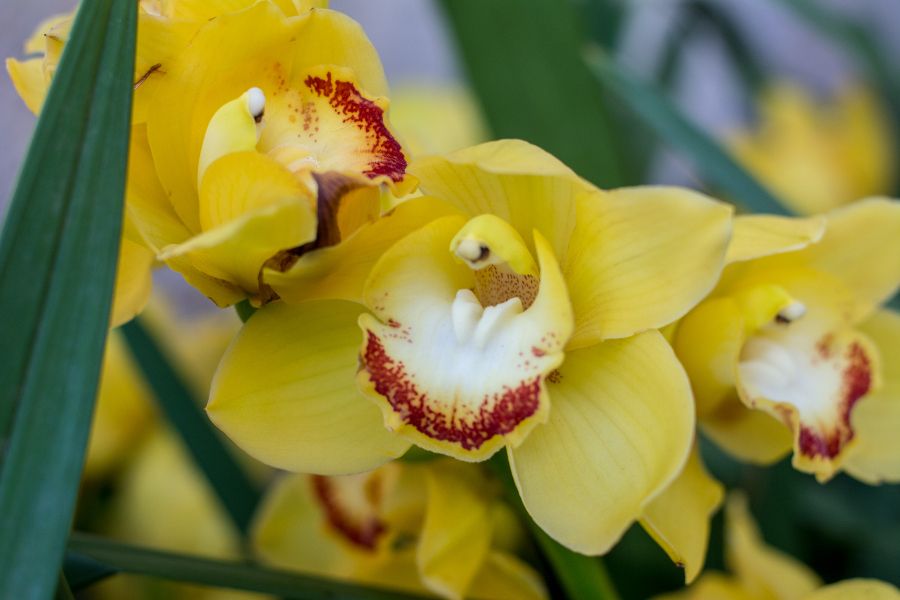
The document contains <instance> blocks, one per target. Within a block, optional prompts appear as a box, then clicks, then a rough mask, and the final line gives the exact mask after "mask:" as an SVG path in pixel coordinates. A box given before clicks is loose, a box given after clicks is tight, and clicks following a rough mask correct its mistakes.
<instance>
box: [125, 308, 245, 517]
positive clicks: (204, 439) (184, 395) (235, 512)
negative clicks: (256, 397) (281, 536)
mask: <svg viewBox="0 0 900 600" xmlns="http://www.w3.org/2000/svg"><path fill="white" fill-rule="evenodd" d="M120 331H121V332H122V334H123V335H124V337H125V341H126V343H127V344H128V349H129V350H130V351H131V354H132V356H133V357H134V359H135V362H136V363H137V364H138V367H139V368H140V370H141V373H143V375H144V379H145V380H146V381H147V383H148V384H149V385H150V387H151V389H152V390H153V394H154V396H155V398H156V401H157V403H158V404H159V407H160V408H161V409H162V411H163V412H164V413H165V415H166V417H167V418H168V420H169V423H171V424H172V426H173V427H175V429H176V430H177V431H178V433H179V434H180V435H181V439H182V441H184V443H185V446H186V447H187V449H188V450H189V451H190V453H191V456H192V457H193V458H194V462H195V463H196V464H197V466H198V467H199V468H200V470H201V471H202V472H203V474H204V475H205V476H206V479H207V481H209V484H210V485H211V486H212V488H213V490H215V492H216V495H217V496H218V497H219V500H220V501H221V502H222V505H223V506H224V507H225V510H226V511H227V512H228V514H229V516H230V517H231V519H232V521H233V522H234V524H235V526H236V527H237V528H238V530H240V531H241V532H243V533H246V532H247V530H248V528H249V527H250V521H251V519H252V518H253V513H254V511H255V510H256V505H257V504H258V503H259V495H260V494H259V490H257V489H256V486H255V485H254V484H253V481H252V480H251V479H250V477H249V476H248V475H247V473H246V472H245V471H244V470H243V469H242V468H241V466H240V465H239V464H238V463H237V461H236V460H235V458H234V455H233V454H232V453H231V452H230V451H229V449H228V448H227V447H226V446H225V443H224V442H223V441H222V438H221V437H220V436H219V434H218V432H217V431H216V430H215V429H214V428H213V425H212V423H210V421H209V418H208V417H207V416H206V413H204V412H203V410H202V409H201V408H200V404H199V403H198V402H197V401H196V400H195V399H194V397H193V395H192V394H191V392H190V391H189V388H188V386H187V384H186V382H185V381H184V380H183V379H182V378H181V376H180V375H179V374H178V372H177V371H176V370H175V369H174V368H173V367H172V365H171V364H169V361H168V360H167V359H166V355H165V353H164V352H163V351H162V349H161V348H160V346H159V345H158V344H157V342H156V340H154V339H153V336H152V335H151V334H150V332H149V331H147V329H146V328H145V327H144V326H143V325H142V323H141V320H140V318H137V319H134V320H132V321H131V322H129V323H126V324H125V325H123V326H122V327H121V328H120Z"/></svg>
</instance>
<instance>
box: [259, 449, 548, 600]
mask: <svg viewBox="0 0 900 600" xmlns="http://www.w3.org/2000/svg"><path fill="white" fill-rule="evenodd" d="M491 483H492V482H491V481H490V480H488V479H487V478H486V477H485V476H484V474H482V473H481V472H480V471H479V469H477V468H475V467H471V466H468V465H463V464H461V463H456V462H453V461H450V460H447V459H444V460H436V461H429V462H427V463H402V462H395V463H391V464H388V465H384V466H382V467H380V468H378V469H376V470H374V471H371V472H367V473H361V474H358V475H345V476H340V477H324V476H321V475H299V474H298V475H289V476H286V477H284V478H282V479H281V480H280V481H278V482H277V483H276V484H275V485H274V487H273V488H272V489H271V490H270V492H269V494H268V495H267V497H266V498H265V499H264V500H263V502H262V505H261V508H260V510H259V512H258V514H257V516H256V519H255V521H254V526H253V533H252V542H253V547H254V550H255V552H256V554H257V555H258V556H259V557H260V559H261V560H263V561H264V562H268V563H271V564H273V565H275V566H277V567H280V568H285V569H292V570H298V571H302V572H306V573H310V574H313V575H320V576H326V577H336V578H340V579H347V580H350V581H356V582H360V583H366V584H370V585H376V586H383V587H388V588H394V589H402V590H406V591H410V592H414V593H422V594H427V595H438V596H441V597H444V598H463V597H466V598H485V599H487V598H490V599H492V600H502V599H509V600H520V599H521V600H539V599H541V598H546V597H547V592H546V590H545V589H544V585H543V582H542V581H541V579H540V577H539V576H538V574H537V573H536V572H535V571H534V570H533V569H532V568H531V567H529V566H528V565H527V564H526V563H525V562H523V561H522V560H521V559H519V558H518V557H517V556H516V555H515V552H516V551H517V550H519V549H521V548H520V547H521V545H522V542H523V540H524V533H523V532H522V531H521V530H520V529H519V525H518V522H517V520H516V518H515V516H514V515H513V514H512V512H511V511H510V509H509V508H508V507H507V506H506V505H505V504H503V503H502V502H500V500H499V498H498V495H499V492H500V490H499V489H494V487H492V485H491Z"/></svg>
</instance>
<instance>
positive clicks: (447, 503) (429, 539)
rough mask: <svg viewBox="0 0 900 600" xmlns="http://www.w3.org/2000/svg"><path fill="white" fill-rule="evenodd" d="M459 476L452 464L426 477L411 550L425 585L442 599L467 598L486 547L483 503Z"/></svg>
mask: <svg viewBox="0 0 900 600" xmlns="http://www.w3.org/2000/svg"><path fill="white" fill-rule="evenodd" d="M459 466H462V465H459ZM459 471H460V469H459V468H458V466H457V465H452V464H451V465H446V464H443V465H435V466H434V467H432V468H430V469H428V470H427V471H426V477H427V484H428V504H427V507H426V511H425V521H424V523H423V525H422V531H421V534H420V538H419V544H418V547H417V549H416V562H417V563H418V566H419V573H420V574H421V576H422V580H423V581H424V582H425V585H427V586H428V587H429V588H430V589H432V590H433V591H435V592H436V593H438V594H439V595H441V596H443V597H446V598H463V597H464V596H467V595H468V594H467V593H466V592H467V590H468V589H469V586H470V584H471V583H472V580H473V579H474V578H475V576H476V574H477V573H478V572H479V571H480V570H481V568H482V565H483V564H484V562H485V560H486V559H487V555H488V549H489V548H490V544H491V520H490V511H489V504H488V497H487V496H486V495H484V489H483V487H482V489H479V488H478V487H476V485H473V484H474V483H476V482H475V481H472V480H471V478H470V477H466V475H467V474H466V473H461V472H459Z"/></svg>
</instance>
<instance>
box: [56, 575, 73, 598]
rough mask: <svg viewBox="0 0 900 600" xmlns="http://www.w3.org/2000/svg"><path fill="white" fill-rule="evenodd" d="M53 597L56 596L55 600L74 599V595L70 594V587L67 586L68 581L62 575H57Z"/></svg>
mask: <svg viewBox="0 0 900 600" xmlns="http://www.w3.org/2000/svg"><path fill="white" fill-rule="evenodd" d="M54 598H56V600H75V596H74V595H73V594H72V588H70V587H69V582H68V581H66V578H65V576H64V575H60V576H59V582H58V583H57V584H56V595H55V596H54Z"/></svg>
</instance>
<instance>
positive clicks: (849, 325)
mask: <svg viewBox="0 0 900 600" xmlns="http://www.w3.org/2000/svg"><path fill="white" fill-rule="evenodd" d="M898 231H900V203H898V202H896V201H891V200H886V199H868V200H863V201H860V202H857V203H854V204H851V205H848V206H846V207H843V208H840V209H836V210H834V211H832V212H830V213H828V214H827V215H825V216H824V217H821V218H819V217H815V218H806V219H790V218H782V217H770V216H744V217H738V218H737V219H736V221H735V235H734V238H733V242H732V244H731V247H730V248H729V252H728V261H729V263H731V264H730V265H729V266H728V267H727V268H726V269H725V270H724V271H723V274H722V279H721V281H720V282H719V284H718V286H717V287H716V289H715V291H714V292H713V293H712V294H711V295H710V296H709V298H707V299H706V300H705V301H704V302H702V303H701V304H700V305H699V306H697V307H696V308H695V309H694V310H693V311H691V312H690V313H689V314H688V315H687V316H686V317H685V318H684V319H682V320H681V321H680V323H679V324H678V327H677V330H676V331H675V333H674V340H673V344H674V347H675V350H676V352H677V354H678V356H679V358H680V359H681V361H682V363H683V364H684V366H685V368H686V369H687V371H688V374H689V375H690V377H691V382H692V384H693V388H694V393H695V396H696V400H697V413H698V418H699V420H700V423H701V426H702V427H703V429H704V431H705V432H706V433H707V434H708V435H709V436H710V437H711V438H712V439H713V440H714V441H716V442H717V443H718V444H720V445H721V446H722V447H724V448H725V449H727V450H728V451H730V452H731V453H733V454H734V455H736V456H737V457H739V458H741V459H744V460H750V461H753V462H759V463H769V462H772V461H775V460H777V459H779V458H781V457H782V456H784V454H786V453H787V452H788V451H789V450H790V449H791V448H793V464H794V466H795V467H796V468H797V469H799V470H802V471H806V472H809V473H813V474H815V475H816V477H817V478H818V479H819V480H820V481H825V480H827V479H829V478H831V477H832V476H833V475H834V474H835V473H836V472H838V471H839V470H841V469H843V470H846V471H847V472H849V473H850V474H851V475H853V476H855V477H857V478H859V479H862V480H863V481H867V482H870V483H877V482H879V481H898V480H900V445H898V438H897V436H896V434H895V432H896V430H897V427H898V425H900V388H898V384H900V378H898V372H897V368H896V364H897V360H898V357H900V348H898V346H897V339H900V316H898V315H897V314H896V313H894V312H891V311H888V310H879V306H880V305H881V304H882V303H883V302H885V301H886V300H888V299H889V298H890V297H891V296H892V295H893V294H894V293H895V292H896V290H897V288H898V285H900V252H898V251H896V250H897V239H898V238H897V232H898ZM748 409H754V410H748Z"/></svg>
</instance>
